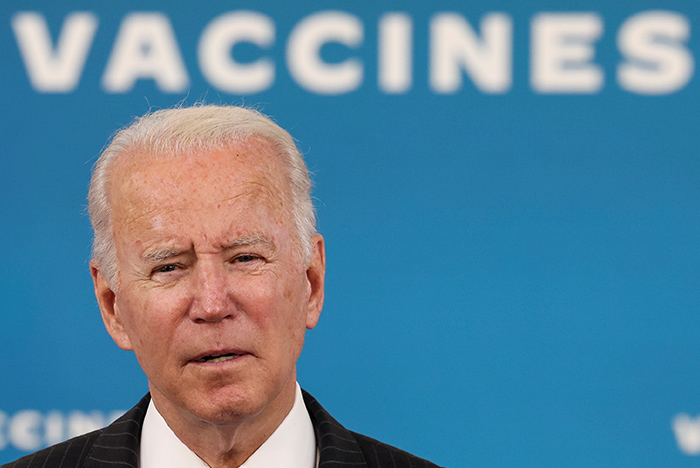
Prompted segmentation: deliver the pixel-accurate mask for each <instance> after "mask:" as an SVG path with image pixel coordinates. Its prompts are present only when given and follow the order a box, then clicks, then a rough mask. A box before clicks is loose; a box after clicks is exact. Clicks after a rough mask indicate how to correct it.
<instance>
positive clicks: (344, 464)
mask: <svg viewBox="0 0 700 468" xmlns="http://www.w3.org/2000/svg"><path fill="white" fill-rule="evenodd" d="M149 400H150V396H149V395H146V396H145V397H144V398H143V399H142V400H141V401H140V402H139V403H138V404H137V405H136V406H134V407H133V408H132V409H131V410H129V411H128V412H127V413H126V414H124V416H122V417H121V418H119V419H118V420H116V421H115V422H114V423H112V424H111V425H109V426H107V427H105V428H103V429H100V430H97V431H94V432H90V433H89V434H85V435H82V436H79V437H76V438H74V439H70V440H67V441H65V442H63V443H60V444H57V445H54V446H52V447H49V448H46V449H44V450H41V451H39V452H36V453H34V454H32V455H27V456H26V457H23V458H20V459H19V460H17V461H15V462H12V463H9V464H6V465H2V466H1V467H0V468H138V465H139V446H140V439H141V425H142V424H143V419H144V416H145V415H146V408H148V402H149ZM304 402H305V403H306V408H307V409H308V410H309V414H310V416H311V421H312V422H313V425H314V429H315V430H316V441H317V443H318V448H319V454H320V460H319V468H438V467H437V465H434V464H433V463H430V462H429V461H427V460H423V459H422V458H418V457H415V456H413V455H411V454H409V453H407V452H404V451H402V450H399V449H397V448H395V447H391V446H389V445H386V444H383V443H381V442H378V441H376V440H374V439H371V438H369V437H366V436H363V435H361V434H357V433H354V432H350V431H348V430H347V429H345V428H344V427H343V426H341V425H340V424H339V423H338V422H337V421H336V420H335V419H333V417H332V416H331V415H330V414H328V412H326V410H324V409H323V407H322V406H321V405H320V404H319V403H318V402H317V401H316V400H315V399H314V398H313V397H312V396H311V395H309V394H308V393H306V392H304ZM164 468H167V467H164ZM270 468H276V467H270Z"/></svg>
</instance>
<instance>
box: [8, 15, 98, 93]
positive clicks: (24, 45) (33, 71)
mask: <svg viewBox="0 0 700 468" xmlns="http://www.w3.org/2000/svg"><path fill="white" fill-rule="evenodd" d="M97 22H98V21H97V16H95V15H94V14H92V13H87V12H76V13H72V14H70V15H69V16H68V17H67V18H66V19H65V21H64V23H63V26H62V28H61V33H60V34H59V36H58V41H57V45H56V47H55V48H54V47H53V44H52V43H51V35H50V33H49V30H48V26H47V25H46V20H45V19H44V17H43V16H42V15H41V14H39V13H35V12H28V11H25V12H20V13H17V14H15V15H14V16H13V17H12V30H13V31H14V33H15V38H16V40H17V45H18V46H19V50H20V53H21V55H22V59H23V60H24V66H25V67H26V69H27V75H28V76H29V81H30V82H31V84H32V86H33V87H34V89H35V90H36V91H38V92H43V93H69V92H71V91H73V90H74V89H75V88H76V87H77V86H78V81H80V76H81V74H82V72H83V67H84V65H85V59H86V58H87V54H88V51H89V50H90V46H91V45H92V40H93V38H94V36H95V31H96V30H97Z"/></svg>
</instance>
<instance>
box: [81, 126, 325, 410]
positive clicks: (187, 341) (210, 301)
mask: <svg viewBox="0 0 700 468" xmlns="http://www.w3.org/2000/svg"><path fill="white" fill-rule="evenodd" d="M278 159H279V158H278V157H277V156H276V155H275V154H274V152H273V149H272V147H271V145H270V144H269V143H267V142H266V141H264V140H261V139H249V140H247V141H246V142H243V143H241V144H236V145H232V146H230V147H228V148H227V149H225V150H221V151H214V152H206V153H200V154H194V155H178V156H176V157H172V158H149V157H146V156H143V155H139V154H135V155H129V156H127V157H125V158H123V159H122V160H120V161H117V163H116V165H115V167H114V169H113V172H112V180H113V181H115V182H113V184H112V186H111V187H110V189H109V192H108V196H109V200H110V203H111V207H112V222H113V228H114V237H115V243H116V253H117V266H118V270H119V281H120V282H119V287H118V288H117V290H116V291H113V290H112V289H110V288H109V287H108V286H107V284H106V282H105V281H104V278H103V277H102V275H101V274H100V272H99V268H98V267H97V266H96V265H95V264H93V265H92V272H93V278H94V280H95V291H96V294H97V297H98V302H99V303H100V308H101V310H102V314H103V317H104V319H105V324H106V325H107V329H108V331H109V332H110V334H111V335H112V337H113V338H114V340H115V342H116V343H117V344H118V345H119V346H120V347H122V348H124V349H128V350H133V351H134V352H135V354H136V357H137V358H138V360H139V363H140V364H141V367H142V368H143V370H144V372H145V373H146V375H147V377H148V379H149V386H150V390H151V394H152V396H153V399H154V401H155V403H156V405H157V406H158V408H159V410H160V411H161V412H165V413H173V412H174V413H177V414H179V415H180V416H185V418H194V419H195V420H199V421H207V422H215V423H226V422H233V421H245V420H246V419H249V418H254V417H259V416H260V415H264V414H266V412H268V413H269V412H275V411H286V410H288V409H289V408H285V409H281V408H282V407H283V406H285V405H286V406H288V402H289V401H290V398H291V400H293V391H294V383H295V381H296V370H295V363H296V360H297V358H298V357H299V353H300V352H301V348H302V345H303V341H304V333H305V330H306V329H307V328H309V329H310V328H313V327H314V326H315V325H316V322H317V320H318V316H319V314H320V312H321V306H322V302H323V274H324V269H325V259H324V252H323V240H322V238H321V237H320V236H315V237H314V239H313V256H312V257H313V258H312V260H311V263H310V265H306V264H304V263H303V260H302V257H301V254H300V249H299V247H298V245H297V238H296V231H295V230H294V227H293V224H292V222H291V216H290V215H289V208H290V204H289V201H288V195H287V189H288V187H287V181H286V178H285V177H284V173H283V170H282V167H281V163H280V162H279V160H278ZM282 416H284V415H282Z"/></svg>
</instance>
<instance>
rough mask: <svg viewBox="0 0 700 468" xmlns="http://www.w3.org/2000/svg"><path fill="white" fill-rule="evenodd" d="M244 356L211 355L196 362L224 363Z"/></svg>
mask: <svg viewBox="0 0 700 468" xmlns="http://www.w3.org/2000/svg"><path fill="white" fill-rule="evenodd" d="M240 356H243V355H242V354H234V353H227V354H210V355H208V356H204V357H203V358H201V359H197V360H196V361H195V362H224V361H230V360H232V359H236V358H237V357H240Z"/></svg>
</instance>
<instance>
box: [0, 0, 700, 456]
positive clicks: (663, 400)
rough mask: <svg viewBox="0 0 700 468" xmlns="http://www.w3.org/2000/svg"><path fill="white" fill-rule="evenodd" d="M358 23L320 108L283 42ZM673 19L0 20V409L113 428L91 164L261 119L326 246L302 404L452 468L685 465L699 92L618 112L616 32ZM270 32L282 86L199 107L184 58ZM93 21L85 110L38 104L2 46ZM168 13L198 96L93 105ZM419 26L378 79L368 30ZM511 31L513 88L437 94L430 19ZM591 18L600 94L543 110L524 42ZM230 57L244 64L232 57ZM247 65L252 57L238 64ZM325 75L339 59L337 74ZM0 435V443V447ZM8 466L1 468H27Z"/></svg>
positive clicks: (118, 392) (437, 8) (155, 7)
mask: <svg viewBox="0 0 700 468" xmlns="http://www.w3.org/2000/svg"><path fill="white" fill-rule="evenodd" d="M334 9H337V10H342V11H345V12H347V13H350V14H352V15H355V16H357V17H358V18H359V19H360V20H361V21H362V24H363V26H364V31H365V38H364V42H363V44H362V45H361V46H360V47H359V48H358V49H357V50H350V51H348V50H347V49H345V48H342V47H340V48H337V49H333V47H331V48H330V49H329V50H326V51H325V52H324V53H327V54H330V55H329V56H328V57H329V58H328V60H331V61H333V60H342V59H344V58H346V57H349V56H353V57H358V58H359V59H361V60H362V61H363V63H364V67H365V73H364V80H363V83H362V85H361V86H360V87H359V88H358V89H357V90H354V91H352V92H349V93H346V94H341V95H337V96H324V95H319V94H316V93H314V92H310V91H308V90H305V89H304V88H302V87H301V86H300V85H298V84H297V83H296V82H295V81H294V79H293V78H292V77H291V76H290V74H289V72H288V71H287V65H286V62H285V55H284V49H285V43H286V40H287V37H288V36H289V33H290V31H291V30H292V29H293V28H294V26H295V25H296V24H298V23H299V21H301V20H302V19H304V18H306V17H307V16H309V15H310V14H314V13H317V12H319V11H325V10H334ZM654 9H663V10H670V11H674V12H677V13H679V14H681V15H683V16H685V17H686V18H688V20H689V21H690V24H691V38H690V40H689V41H688V42H687V43H686V47H687V48H688V49H689V50H690V51H691V53H692V54H693V55H694V56H695V57H696V60H697V55H698V51H700V40H699V39H698V37H699V36H700V31H698V28H697V26H698V25H697V21H698V18H700V15H699V14H700V3H698V2H697V1H691V0H689V1H669V0H667V1H664V2H647V1H638V2H632V1H624V2H601V1H597V2H592V1H583V0H581V1H573V0H567V1H561V2H548V1H533V2H528V3H527V6H523V5H522V4H520V3H516V2H506V1H500V2H499V1H495V2H494V1H489V2H487V1H485V0H479V1H475V2H464V1H462V2H457V1H448V0H439V1H435V2H417V1H413V2H405V1H404V2H395V1H373V2H370V1H361V2H354V3H347V2H338V1H327V2H320V3H317V2H310V1H306V0H303V1H300V2H293V3H291V4H290V3H289V2H282V1H257V2H250V1H231V2H223V1H213V2H197V3H193V2H186V1H183V0H178V1H173V2H153V1H138V2H136V1H129V0H124V1H120V2H100V3H99V4H97V3H94V4H93V3H92V2H86V1H78V0H66V1H62V2H58V3H57V2H49V1H45V2H40V1H24V2H19V1H15V2H3V3H2V4H1V5H0V61H1V62H0V70H2V72H0V86H1V87H2V90H3V92H2V95H1V96H0V104H1V105H2V109H3V112H2V114H1V115H0V136H1V137H2V153H1V155H0V161H1V162H0V167H1V168H2V169H1V170H0V245H1V246H2V249H3V252H2V258H3V262H2V263H3V265H2V268H0V298H1V299H0V317H1V318H2V323H3V325H2V327H0V343H1V346H0V353H1V354H0V382H1V384H0V411H3V412H5V413H6V414H7V415H8V416H12V415H13V414H15V413H16V412H18V411H20V410H24V409H28V408H29V409H36V410H38V411H40V412H42V413H46V412H48V411H50V410H55V409H56V410H60V411H64V412H69V411H72V410H83V411H92V410H101V411H105V412H108V411H111V410H114V409H127V408H129V407H131V406H132V405H133V404H134V403H135V402H136V401H137V399H138V398H139V397H140V396H141V395H142V394H143V393H145V391H146V389H147V388H146V380H145V377H144V376H143V375H142V373H141V371H140V369H139V368H138V365H137V363H136V360H135V359H134V357H133V356H132V355H131V354H130V353H126V352H123V351H121V350H119V349H118V348H117V347H116V346H115V345H114V344H113V343H112V341H111V339H110V338H109V336H108V335H107V333H106V332H105V331H104V329H103V325H102V322H101V319H100V316H99V313H98V309H97V306H96V302H95V300H94V297H93V295H92V284H91V280H90V277H89V272H88V257H89V246H90V238H91V232H90V228H89V221H88V218H87V216H86V214H85V195H86V188H87V183H88V180H89V175H90V169H91V165H92V164H93V162H94V160H95V159H96V157H97V155H98V154H99V152H100V150H101V148H102V147H103V145H104V144H105V142H106V141H107V140H108V138H109V136H110V135H111V134H112V132H113V131H114V130H116V129H117V128H119V127H121V126H123V125H125V124H127V123H129V122H130V121H131V119H132V118H133V117H134V116H136V115H140V114H143V113H144V112H146V111H148V110H149V109H151V108H153V109H156V108H162V107H169V106H172V105H175V104H176V103H178V102H180V101H183V100H184V101H185V102H186V103H188V104H192V103H194V102H196V101H198V100H201V99H203V100H206V101H207V102H212V103H218V102H225V103H234V104H240V103H245V104H247V105H255V106H256V107H258V108H259V109H261V110H262V111H263V112H265V113H266V114H269V115H272V116H273V117H274V118H275V119H276V120H277V121H278V122H279V123H280V125H281V126H282V127H284V128H286V129H287V130H289V131H290V133H291V134H292V135H293V136H294V137H295V138H296V139H298V141H299V146H300V148H301V150H302V151H303V152H304V153H305V155H306V158H307V162H308V165H309V167H310V169H311V170H312V171H313V172H314V174H315V175H314V180H315V185H316V188H315V197H316V199H317V207H318V218H319V230H320V232H321V233H322V234H324V236H325V237H326V242H327V255H328V277H327V291H326V305H325V308H324V312H323V315H322V319H321V322H320V324H319V326H318V327H317V328H316V329H315V330H313V331H311V332H310V333H309V334H308V335H307V344H306V347H305V350H304V354H303V355H302V358H301V361H300V364H299V373H300V377H299V379H300V382H301V384H302V386H303V387H304V388H306V389H307V390H309V391H310V392H311V393H312V394H314V396H316V397H317V398H318V399H319V400H320V402H321V403H322V404H323V405H324V406H325V407H326V409H328V410H329V411H330V412H331V413H332V414H333V415H334V416H335V417H336V418H337V419H338V420H339V421H340V422H341V423H343V424H344V425H345V426H346V427H348V428H349V429H352V430H356V431H359V432H363V433H366V434H368V435H370V436H372V437H375V438H378V439H380V440H383V441H385V442H388V443H391V444H394V445H397V446H399V447H401V448H403V449H405V450H408V451H410V452H413V453H416V454H417V455H420V456H422V457H425V458H428V459H431V460H432V461H434V462H436V463H438V464H440V465H445V466H450V467H455V468H457V467H467V466H474V467H488V466H502V467H530V466H531V467H561V466H577V467H599V466H610V467H613V466H614V467H638V466H667V467H670V466H673V467H683V466H696V465H697V463H698V459H697V457H692V456H689V455H686V454H684V453H683V452H682V451H681V450H680V449H679V447H678V446H677V444H676V441H675V439H674V433H673V430H672V427H671V421H672V419H673V418H674V416H676V415H677V414H679V413H688V414H689V415H691V416H694V415H696V414H700V368H699V364H700V343H699V338H700V313H699V312H700V310H699V309H700V270H699V268H698V265H699V264H700V242H699V239H700V211H699V209H698V208H699V206H698V202H699V201H700V161H699V159H698V156H699V154H698V149H699V148H700V136H699V135H700V131H699V129H700V125H699V124H700V113H699V112H698V104H699V102H700V101H699V100H698V97H699V96H698V94H699V93H698V79H697V76H693V78H692V80H691V81H690V82H689V83H688V84H687V85H685V86H684V87H682V88H681V89H679V90H678V91H675V92H673V93H671V94H668V95H663V96H644V95H639V94H634V93H630V92H628V91H625V90H623V89H622V88H621V87H620V86H619V85H618V83H617V81H616V79H615V74H616V68H617V66H618V64H619V63H621V62H622V61H623V60H624V59H623V58H621V56H620V53H619V51H618V49H617V47H616V44H615V36H616V33H617V30H618V29H619V27H620V25H621V24H622V23H623V22H624V21H625V20H626V19H628V18H629V17H630V16H632V15H634V14H636V13H639V12H642V11H646V10H654ZM233 10H254V11H257V12H260V13H262V14H265V15H267V16H269V17H270V18H272V19H273V20H274V22H275V27H276V33H277V37H276V41H275V46H273V47H272V48H271V49H270V50H269V51H263V55H265V56H269V57H272V59H273V61H274V62H275V64H276V79H275V82H274V84H273V86H272V87H271V88H270V89H268V90H266V91H263V92H260V93H256V94H252V95H249V96H240V95H231V94H227V93H225V92H223V91H220V90H217V89H216V88H214V87H213V86H211V85H209V84H208V83H207V81H206V80H205V78H204V77H203V76H202V75H201V73H200V71H199V67H198V62H197V43H198V40H199V37H200V34H201V32H202V30H203V29H204V28H205V27H206V25H207V24H208V23H209V22H210V21H211V20H213V19H214V18H216V17H217V16H219V15H220V14H223V13H225V12H228V11H233ZM18 11H36V12H39V13H41V14H42V15H43V16H44V17H45V18H46V20H47V23H48V26H49V29H50V31H51V32H52V37H53V38H54V42H55V40H56V37H57V35H58V32H59V31H60V28H61V25H62V22H63V19H64V18H65V17H66V16H67V15H68V14H70V13H71V12H75V11H91V12H93V13H94V14H95V15H97V17H98V18H99V21H100V23H99V27H98V29H97V33H96V35H95V39H94V42H93V44H92V47H91V49H90V53H89V56H88V60H87V62H86V65H85V68H84V70H83V73H82V75H81V80H80V83H79V85H78V86H77V88H76V89H75V90H73V91H71V92H69V93H64V94H56V93H43V92H39V91H37V90H35V89H34V88H33V87H32V86H31V83H30V81H29V79H28V76H27V72H26V69H25V67H24V63H23V61H22V57H21V54H20V52H19V50H18V47H17V41H16V39H15V37H14V35H13V32H12V29H11V27H10V24H11V18H12V17H13V15H14V14H16V13H17V12H18ZM135 11H160V12H162V13H163V14H165V15H166V16H167V17H168V18H169V20H170V22H171V23H172V27H173V30H174V32H175V35H176V38H177V41H178V45H179V47H180V50H181V52H182V56H183V60H184V62H185V65H186V68H187V72H188V75H189V77H190V85H189V87H188V91H187V92H185V93H180V94H164V93H162V92H161V91H159V89H158V88H157V86H156V85H155V83H154V82H153V80H140V81H138V82H137V83H136V85H135V87H134V88H133V90H131V91H129V92H127V93H124V94H110V93H108V92H106V91H104V90H103V89H102V88H101V85H100V80H101V77H102V74H103V73H104V69H105V65H106V63H107V60H108V57H109V54H110V51H111V49H112V46H113V44H114V38H115V36H116V34H117V32H118V29H119V25H120V22H121V20H122V19H123V18H124V16H125V15H127V14H128V13H131V12H135ZM393 11H402V12H406V13H407V14H409V15H410V17H411V18H412V19H413V23H414V34H413V40H414V51H415V52H414V54H415V55H414V71H413V74H412V77H413V85H412V87H411V89H410V90H408V92H406V93H405V94H397V95H392V94H387V93H385V92H384V91H382V90H381V89H380V88H379V87H378V85H377V84H376V83H377V78H376V75H377V66H376V57H377V33H376V31H377V23H378V19H379V18H380V17H381V16H382V15H383V14H385V13H387V12H393ZM495 11H500V12H503V13H505V14H507V15H508V16H509V17H510V18H511V19H512V21H513V27H514V34H513V85H512V88H511V89H510V90H508V91H507V92H505V93H504V94H499V95H493V94H485V93H484V92H482V91H480V90H479V89H477V88H476V87H475V86H474V85H473V83H472V82H471V81H470V80H469V78H468V77H466V76H465V81H464V83H463V85H462V86H461V88H460V90H459V91H458V92H457V93H455V94H450V95H444V94H438V93H436V92H435V91H433V90H432V89H431V88H430V86H429V82H428V76H429V72H428V69H429V52H428V51H429V47H428V37H429V36H428V26H429V21H430V18H431V17H432V16H433V15H434V14H435V13H438V12H455V13H458V14H460V15H462V16H464V17H465V18H467V19H468V20H469V21H470V23H471V24H472V25H477V24H478V21H479V19H480V18H481V17H482V16H483V15H484V14H486V13H488V12H495ZM547 11H573V12H591V11H592V12H596V13H597V14H598V15H600V17H601V18H602V20H603V23H604V32H603V35H602V37H601V38H600V39H599V40H598V41H597V42H596V45H595V47H596V57H595V58H594V59H593V62H594V63H596V64H597V65H599V66H600V67H601V68H602V69H603V71H604V73H605V83H604V86H603V88H602V89H601V90H600V91H599V92H597V93H594V94H584V95H575V94H566V93H559V94H539V93H537V92H535V91H533V89H532V87H531V85H530V80H529V67H530V53H531V47H530V42H529V34H530V21H531V19H532V18H533V16H534V15H536V14H538V13H541V12H547ZM237 52H238V49H237ZM240 53H242V54H244V55H243V56H245V54H246V53H250V54H252V55H251V57H252V58H251V59H254V58H255V57H257V56H258V55H256V49H252V50H248V51H247V52H246V49H245V47H244V48H242V49H241V50H240ZM334 54H336V56H334ZM2 437H7V435H6V434H5V435H4V436H3V433H2V428H1V427H0V438H2ZM23 454H24V453H23V452H20V451H19V450H17V449H16V448H14V447H13V446H12V445H11V444H7V446H6V447H4V448H3V449H0V462H5V461H9V460H11V459H14V458H16V457H18V456H20V455H23Z"/></svg>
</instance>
